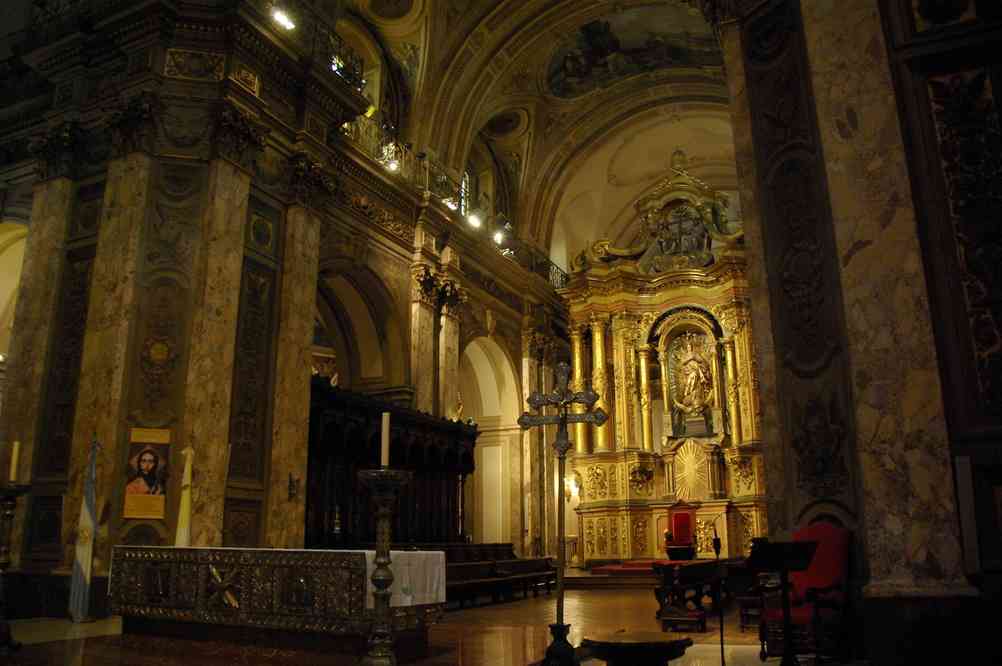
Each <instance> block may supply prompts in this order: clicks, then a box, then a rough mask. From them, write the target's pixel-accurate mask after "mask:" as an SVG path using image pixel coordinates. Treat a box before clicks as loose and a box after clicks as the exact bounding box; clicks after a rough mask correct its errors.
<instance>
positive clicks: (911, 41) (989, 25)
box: [881, 0, 1002, 578]
mask: <svg viewBox="0 0 1002 666" xmlns="http://www.w3.org/2000/svg"><path fill="white" fill-rule="evenodd" d="M881 11H882V17H883V19H884V28H885V34H886V38H887V43H888V48H889V50H890V56H891V61H892V66H893V72H894V76H895V87H896V92H897V96H898V100H899V104H900V107H901V111H902V131H903V134H904V137H905V146H906V147H907V148H908V151H909V155H908V157H909V167H910V175H911V179H912V191H913V195H914V198H915V204H916V205H915V208H916V210H915V212H916V216H917V219H918V224H919V233H920V238H921V241H922V246H923V255H924V260H925V269H926V278H927V282H928V287H929V295H930V304H931V309H932V321H933V324H934V331H935V336H936V350H937V355H938V359H939V365H940V376H941V380H942V385H943V401H944V404H945V407H946V413H947V423H948V428H949V435H950V443H951V449H952V452H953V455H954V461H955V472H956V479H957V491H958V498H959V500H960V501H959V504H958V506H959V509H960V517H961V525H962V529H963V538H964V550H965V560H966V563H967V566H968V569H972V570H981V571H983V572H985V573H988V574H989V575H994V576H995V577H998V578H1002V226H1000V225H1002V57H1000V55H999V54H1000V53H1002V32H1000V28H1002V3H999V2H997V0H960V1H953V2H920V3H916V2H912V0H885V2H883V3H882V6H881ZM992 572H994V573H992Z"/></svg>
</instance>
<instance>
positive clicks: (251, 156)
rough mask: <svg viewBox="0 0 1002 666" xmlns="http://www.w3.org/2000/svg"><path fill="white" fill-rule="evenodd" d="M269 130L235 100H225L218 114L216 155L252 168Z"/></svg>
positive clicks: (245, 167) (215, 142) (243, 166)
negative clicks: (234, 101) (245, 111)
mask: <svg viewBox="0 0 1002 666" xmlns="http://www.w3.org/2000/svg"><path fill="white" fill-rule="evenodd" d="M269 131H270V130H268V128H266V127H265V126H264V125H262V124H261V123H259V122H258V121H256V120H255V119H253V118H251V117H250V116H249V115H248V114H246V113H244V112H243V111H242V110H241V109H240V108H238V107H237V106H236V105H235V104H234V103H233V102H231V101H229V100H223V103H222V104H221V105H220V107H219V112H218V113H217V115H216V134H215V141H214V144H215V150H216V156H217V157H221V158H223V159H227V160H229V161H231V162H233V163H234V164H236V165H238V166H240V167H242V168H244V169H248V170H250V169H252V168H253V165H254V161H255V160H256V158H257V156H258V154H259V153H260V152H261V151H262V150H263V149H264V141H265V137H266V136H267V135H268V132H269Z"/></svg>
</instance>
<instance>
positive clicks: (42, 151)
mask: <svg viewBox="0 0 1002 666" xmlns="http://www.w3.org/2000/svg"><path fill="white" fill-rule="evenodd" d="M86 143H87V134H86V132H85V131H84V129H83V128H82V127H80V124H79V123H77V122H76V121H70V122H65V123H62V124H61V125H57V126H56V127H53V128H51V129H50V130H49V131H48V132H46V133H45V134H42V135H40V136H37V137H35V138H34V139H32V141H31V143H29V144H28V150H29V151H30V152H31V154H32V155H34V156H35V159H36V160H37V163H36V165H35V169H36V171H37V173H38V178H39V180H49V179H50V178H75V177H76V176H77V175H78V173H79V169H80V166H81V165H82V164H83V163H84V161H85V158H86V152H87V151H86Z"/></svg>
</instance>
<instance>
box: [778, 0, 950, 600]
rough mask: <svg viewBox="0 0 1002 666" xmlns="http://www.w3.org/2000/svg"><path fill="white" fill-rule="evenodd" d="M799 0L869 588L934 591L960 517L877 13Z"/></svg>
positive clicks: (943, 576)
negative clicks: (844, 351) (822, 163)
mask: <svg viewBox="0 0 1002 666" xmlns="http://www.w3.org/2000/svg"><path fill="white" fill-rule="evenodd" d="M802 8H803V15H804V24H805V29H806V36H807V48H808V57H809V60H810V64H811V75H812V79H813V85H814V91H815V97H816V105H817V116H818V124H819V128H820V132H821V140H822V144H823V148H824V153H825V157H826V166H827V178H828V188H829V191H830V194H831V202H832V213H833V215H834V218H835V232H836V244H837V247H838V253H839V265H840V269H841V282H842V290H843V298H844V307H845V311H846V317H845V320H846V327H847V329H848V342H849V354H850V359H851V367H852V384H853V395H854V397H855V403H856V404H855V419H856V425H857V441H856V443H855V446H856V449H857V454H858V458H859V466H860V471H861V478H860V481H861V485H862V492H863V497H864V510H863V525H862V528H863V530H864V532H865V534H864V541H865V548H866V552H867V560H868V565H869V571H870V576H871V583H870V584H869V586H868V593H869V594H874V595H880V594H884V593H887V594H899V593H915V592H919V591H921V592H923V593H935V591H936V590H945V588H947V587H953V586H955V585H957V584H962V581H963V572H962V570H961V552H960V540H959V528H958V524H957V513H956V507H955V503H954V489H953V478H952V473H951V463H950V455H949V442H948V439H947V433H946V425H945V421H944V410H943V404H942V396H941V387H940V381H939V373H938V368H937V360H936V352H935V346H934V342H933V334H932V327H931V322H930V314H929V303H928V292H927V286H926V282H925V277H924V273H923V267H922V258H921V254H920V248H919V242H918V236H917V230H916V222H915V213H914V209H913V204H912V193H911V189H910V184H909V180H908V173H907V168H906V163H905V153H904V147H903V144H902V139H901V134H900V126H899V122H898V117H897V106H896V103H895V99H894V95H893V87H892V84H891V75H890V69H889V65H888V62H887V50H886V47H885V44H884V41H883V34H882V29H881V22H880V15H879V12H878V8H877V3H876V2H873V0H845V1H844V2H837V3H836V2H832V1H831V0H827V1H821V2H817V1H814V0H811V1H805V2H803V3H802ZM889 257H893V261H888V258H889ZM770 490H771V488H770ZM955 589H956V588H955Z"/></svg>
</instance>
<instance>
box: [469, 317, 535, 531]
mask: <svg viewBox="0 0 1002 666" xmlns="http://www.w3.org/2000/svg"><path fill="white" fill-rule="evenodd" d="M458 392H459V395H460V396H461V397H462V403H463V409H462V412H461V414H458V415H457V414H454V415H453V416H459V417H461V418H463V419H464V420H465V419H467V418H471V419H473V420H474V421H475V422H476V423H477V426H478V428H479V430H480V434H479V435H478V437H477V446H476V449H475V451H474V453H475V461H474V462H475V471H474V472H473V474H472V475H471V476H470V478H469V479H467V481H466V485H465V489H464V493H465V497H464V501H465V506H466V507H467V515H466V516H465V518H464V528H465V530H466V532H467V533H468V534H472V536H473V539H474V540H475V541H478V542H482V543H497V542H507V541H517V540H518V539H517V538H516V537H517V534H516V531H517V526H515V525H513V524H512V519H511V516H512V513H513V512H512V510H511V508H512V502H513V501H515V502H516V503H517V502H518V501H519V497H520V494H519V492H520V491H519V489H518V487H517V479H515V478H514V475H513V474H512V467H513V464H516V461H517V459H518V455H519V442H520V429H519V427H518V425H517V424H516V422H515V421H516V419H517V417H518V414H519V396H520V394H521V393H520V389H519V384H518V379H517V374H516V372H515V364H514V363H513V362H512V360H511V358H510V357H509V356H508V354H507V352H506V351H505V350H504V349H503V348H502V347H501V346H500V345H499V344H498V343H497V342H495V341H494V340H492V339H491V338H489V337H486V336H481V337H476V338H473V339H472V340H470V342H469V343H468V344H467V345H466V346H465V347H464V348H463V352H462V354H461V356H460V361H459V386H458Z"/></svg>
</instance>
